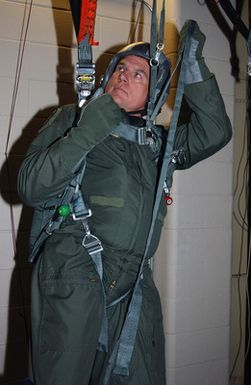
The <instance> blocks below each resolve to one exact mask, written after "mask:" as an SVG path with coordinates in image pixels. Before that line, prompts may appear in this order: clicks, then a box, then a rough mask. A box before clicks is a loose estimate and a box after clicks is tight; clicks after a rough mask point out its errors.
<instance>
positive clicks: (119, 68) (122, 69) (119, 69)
mask: <svg viewBox="0 0 251 385" xmlns="http://www.w3.org/2000/svg"><path fill="white" fill-rule="evenodd" d="M124 70H125V67H123V66H117V71H119V72H123V71H124Z"/></svg>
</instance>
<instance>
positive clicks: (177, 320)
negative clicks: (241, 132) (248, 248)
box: [0, 0, 233, 385]
mask: <svg viewBox="0 0 251 385" xmlns="http://www.w3.org/2000/svg"><path fill="white" fill-rule="evenodd" d="M26 3H28V2H26V1H25V0H16V1H15V0H0V15H1V16H0V18H1V23H0V50H1V61H0V89H1V92H0V125H1V130H0V136H1V140H0V162H1V170H0V181H1V195H0V212H1V217H0V245H1V249H0V250H1V252H0V253H1V258H0V290H1V295H0V384H1V385H7V384H8V385H16V384H18V383H19V380H20V379H21V378H23V377H24V376H25V375H26V373H27V372H26V368H27V338H26V328H27V324H26V320H27V319H28V317H27V313H28V311H29V282H30V273H31V268H30V266H29V265H28V264H27V262H26V256H27V251H28V246H27V245H28V230H29V227H30V221H31V210H29V209H28V208H27V207H23V206H22V204H21V202H20V200H19V198H18V196H17V193H16V187H15V186H16V176H17V170H18V167H19V164H20V162H21V160H22V158H23V154H24V153H25V151H26V150H27V147H28V145H29V143H30V142H31V140H32V138H34V136H35V134H36V132H37V129H38V128H39V127H40V126H41V124H42V122H43V121H44V120H45V119H46V118H47V117H48V115H49V114H50V112H51V111H52V110H53V109H54V108H55V106H57V105H59V104H63V103H71V102H75V100H76V98H75V91H74V86H73V78H74V63H75V61H76V40H75V33H74V31H73V27H72V21H71V14H70V7H69V1H66V0H65V1H59V0H43V1H42V0H40V1H39V0H35V1H33V7H32V11H31V14H30V21H29V28H28V31H27V40H26V44H25V48H24V52H23V58H22V67H21V72H20V80H19V84H18V90H17V95H16V101H15V109H14V113H13V119H11V118H10V112H11V104H12V100H13V87H14V84H15V71H16V64H17V59H18V52H19V45H20V36H21V31H22V25H24V27H25V25H26V23H27V20H28V16H29V4H26ZM98 3H99V5H98V12H97V20H96V34H95V40H97V41H99V42H100V45H99V46H98V47H95V48H94V57H95V59H96V60H97V72H98V76H99V75H100V74H101V73H102V72H103V71H104V66H105V64H106V63H107V62H108V60H109V59H110V57H111V54H112V53H113V52H114V51H115V49H116V47H118V46H121V45H124V44H125V43H126V42H127V41H128V35H129V32H132V31H133V28H132V24H131V19H132V18H134V19H136V18H137V13H138V8H139V4H138V3H137V2H136V7H133V1H129V0H116V1H115V0H99V2H98ZM166 8H167V16H168V27H169V28H168V31H169V34H168V36H167V37H166V39H167V41H168V51H169V53H170V59H171V60H172V61H173V62H175V58H176V46H177V44H176V43H177V30H179V29H180V27H181V25H182V24H183V22H184V20H185V19H186V18H194V19H196V20H198V22H199V23H200V26H201V28H202V29H203V30H204V32H205V33H206V34H207V36H208V39H207V42H206V45H205V56H206V58H207V61H208V64H209V65H210V67H211V69H212V71H213V72H215V73H216V75H217V77H218V80H219V84H220V88H221V90H222V93H223V95H224V98H225V101H226V106H227V109H228V112H229V115H230V117H231V118H232V111H233V108H232V107H233V105H232V104H233V87H232V84H233V82H232V79H231V77H230V76H229V72H230V69H229V65H228V57H229V50H228V43H227V42H226V40H225V38H224V37H223V35H222V33H221V32H220V30H219V29H218V28H217V27H216V26H215V23H214V21H213V19H212V17H211V16H210V13H209V11H208V10H207V7H206V6H200V5H199V4H198V3H197V1H194V0H186V1H185V0H183V1H182V0H179V1H178V0H176V1H174V0H172V1H171V0H168V1H167V4H166ZM141 21H144V26H143V25H142V24H141V23H140V25H139V28H138V29H137V30H136V33H135V35H136V39H137V40H141V39H148V36H149V29H150V28H149V11H148V10H146V11H145V13H144V20H142V19H141ZM174 42H175V44H174ZM21 43H23V37H22V41H21ZM174 83H175V82H174ZM172 93H173V90H172ZM165 114H167V115H165ZM169 114H170V108H169V109H167V110H165V111H164V112H163V117H162V119H164V120H165V119H166V116H169ZM8 138H9V139H8ZM231 169H232V148H231V144H230V145H229V146H228V147H227V148H225V149H224V150H222V151H221V152H220V153H218V154H217V155H215V156H214V157H213V158H210V159H209V160H207V161H205V162H203V164H201V165H197V166H195V167H194V168H193V169H191V170H189V171H187V172H180V173H179V175H177V176H175V184H174V190H173V192H174V198H175V200H174V204H173V206H172V207H171V209H170V212H169V219H168V221H167V222H166V224H165V228H164V232H163V235H162V243H161V245H160V248H159V252H158V255H157V261H156V266H155V275H156V281H157V284H158V285H159V287H160V292H161V296H162V303H163V310H164V314H165V323H166V324H165V331H166V342H167V367H168V371H167V381H168V385H185V384H186V385H190V384H191V385H226V384H227V371H228V332H229V315H228V310H229V293H230V287H229V286H230V281H229V274H230V262H229V261H230V254H231V205H232V198H231V194H232V190H231Z"/></svg>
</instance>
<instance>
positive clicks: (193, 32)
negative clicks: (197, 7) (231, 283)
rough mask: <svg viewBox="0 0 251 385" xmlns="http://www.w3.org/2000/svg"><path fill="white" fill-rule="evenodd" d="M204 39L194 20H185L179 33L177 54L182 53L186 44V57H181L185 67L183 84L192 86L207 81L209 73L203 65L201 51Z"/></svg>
mask: <svg viewBox="0 0 251 385" xmlns="http://www.w3.org/2000/svg"><path fill="white" fill-rule="evenodd" d="M205 40H206V37H205V35H204V34H203V33H202V32H201V30H200V28H199V26H198V24H197V23H196V21H194V20H187V21H186V22H185V24H184V26H183V27H182V29H181V32H180V43H179V54H181V53H182V51H183V49H184V48H185V44H187V49H186V52H187V55H184V56H183V60H184V64H185V67H186V72H185V83H186V84H192V83H197V82H201V81H203V80H207V79H209V78H210V77H211V73H210V71H209V69H208V67H207V66H206V64H205V61H204V58H203V56H202V50H203V46H204V43H205Z"/></svg>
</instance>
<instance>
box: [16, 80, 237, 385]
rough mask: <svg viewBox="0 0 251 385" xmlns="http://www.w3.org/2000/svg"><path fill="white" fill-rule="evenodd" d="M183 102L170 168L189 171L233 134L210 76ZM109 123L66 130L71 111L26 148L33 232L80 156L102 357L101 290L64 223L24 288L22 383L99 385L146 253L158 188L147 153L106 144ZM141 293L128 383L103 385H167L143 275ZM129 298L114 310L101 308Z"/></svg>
mask: <svg viewBox="0 0 251 385" xmlns="http://www.w3.org/2000/svg"><path fill="white" fill-rule="evenodd" d="M184 95H185V99H186V101H187V103H188V106H189V107H190V109H191V116H190V121H189V122H188V123H186V124H181V125H180V126H179V127H178V128H177V133H176V137H175V143H174V148H175V149H179V148H183V151H184V154H185V160H184V163H183V164H182V165H179V166H178V168H188V167H191V166H192V165H193V164H195V163H197V162H199V161H201V160H203V159H205V158H207V157H209V156H211V155H212V154H214V153H215V152H216V151H218V150H219V149H221V148H222V147H223V146H224V145H225V144H226V143H227V142H228V141H229V140H230V138H231V125H230V122H229V119H228V117H227V115H226V112H225V107H224V104H223V101H222V98H221V95H220V92H219V89H218V86H217V83H216V81H215V78H214V76H212V77H211V78H210V79H208V80H206V81H204V82H200V83H196V84H192V85H187V86H186V87H185V94H184ZM109 103H110V101H109V100H108V101H107V108H109V106H110V104H109ZM91 108H92V107H91ZM104 108H106V107H104ZM114 115H116V119H113V115H112V113H111V126H110V128H109V129H108V128H107V127H106V128H104V127H103V125H102V121H99V119H101V118H100V117H102V111H99V112H98V113H97V111H95V110H93V121H90V119H89V122H88V124H84V125H83V126H81V127H74V128H71V127H72V125H73V121H74V117H75V111H74V108H73V107H72V106H65V107H63V108H60V109H59V110H58V111H57V112H56V113H55V114H54V115H53V116H52V118H51V119H50V120H49V121H48V123H47V124H46V125H45V127H44V128H43V130H42V131H41V132H40V134H39V135H38V137H37V138H36V139H35V140H34V142H33V143H32V145H31V147H30V149H29V151H28V153H27V155H26V158H25V160H24V162H23V164H22V166H21V169H20V172H19V181H18V189H19V194H20V196H21V197H22V199H23V200H24V202H25V203H27V204H28V205H30V206H33V207H35V209H36V215H37V218H38V222H36V223H35V224H34V225H36V226H38V225H39V218H40V221H41V216H42V215H43V207H44V204H45V203H46V202H48V201H50V200H51V199H53V198H54V197H55V196H57V195H58V194H60V193H62V191H63V190H64V188H65V187H66V185H67V184H68V183H69V182H70V181H71V180H72V178H73V176H74V172H75V171H76V169H77V166H78V165H79V163H80V161H81V159H82V158H83V156H86V161H87V166H86V171H85V174H84V179H83V183H82V191H83V195H84V197H85V200H86V202H87V203H88V205H89V207H90V208H91V210H92V216H91V217H90V220H89V225H90V228H91V230H92V233H93V234H95V235H96V236H97V237H98V238H99V239H100V240H101V241H102V245H103V248H104V251H103V252H102V258H103V271H104V275H103V285H104V288H105V292H106V301H107V305H108V308H107V317H108V332H109V352H108V353H104V352H100V351H97V349H96V348H97V344H98V338H99V332H100V327H101V321H102V309H103V304H102V303H103V297H102V286H101V282H100V278H99V276H98V274H97V272H96V270H95V267H94V264H93V261H92V259H91V257H90V256H89V254H88V253H87V251H86V250H85V249H84V247H83V246H82V245H81V243H82V240H83V236H84V231H83V227H82V225H81V223H79V222H77V221H73V219H72V218H71V217H68V218H67V219H66V220H65V221H64V222H63V224H62V225H61V227H60V228H59V229H58V230H56V231H55V232H54V233H53V234H52V235H51V236H50V237H49V238H48V239H47V241H46V242H45V245H44V247H43V249H42V252H41V255H40V257H39V258H38V260H37V261H36V263H35V266H34V271H33V280H32V304H31V321H32V338H31V342H32V343H31V346H32V349H31V357H32V365H31V373H30V376H31V379H32V380H33V381H34V383H35V384H36V385H102V378H103V376H104V373H105V369H106V366H107V362H108V359H109V353H110V352H111V350H112V347H113V345H114V343H115V341H116V339H117V338H118V336H119V333H120V330H121V327H122V325H123V321H124V318H125V314H126V310H127V307H128V302H129V300H130V290H131V289H132V287H133V284H134V282H135V279H136V277H137V271H138V268H139V265H140V261H141V258H142V255H143V253H144V249H145V243H146V239H147V235H148V231H149V227H150V224H151V214H152V208H153V204H154V194H155V189H156V183H157V167H156V159H155V154H154V153H153V152H152V150H151V149H150V147H149V146H146V145H139V144H137V143H135V142H130V141H128V140H126V139H124V138H122V137H116V136H114V135H111V134H112V130H113V129H114V127H115V126H116V125H117V124H118V120H119V119H120V118H121V117H120V116H119V114H118V112H117V111H114ZM84 117H85V114H84V115H83V120H84ZM97 121H98V124H97ZM66 132H67V134H65V133H66ZM165 214H166V207H165V202H164V198H163V201H162V204H161V208H160V211H159V215H158V218H157V222H156V225H155V229H154V236H153V240H152V244H151V246H150V250H149V253H148V257H149V258H150V257H152V256H153V255H154V252H155V250H156V248H157V246H158V242H159V237H160V231H161V227H162V224H163V219H164V216H165ZM142 287H143V304H142V308H141V313H140V321H139V326H138V330H137V336H136V342H135V346H134V350H133V356H132V361H131V364H130V375H129V377H126V376H118V375H112V376H111V377H110V380H109V382H108V384H109V385H112V384H113V385H122V384H127V385H141V384H144V385H165V355H164V333H163V326H162V313H161V306H160V300H159V295H158V292H157V290H156V288H155V285H154V283H153V281H152V277H151V273H150V271H149V268H148V267H147V266H146V268H145V271H144V278H143V281H142ZM128 291H129V294H128V295H127V296H125V298H124V299H123V300H122V301H120V302H119V303H117V304H116V305H114V306H111V307H109V304H110V303H111V302H112V301H114V300H116V298H118V297H120V296H121V295H123V294H125V293H127V292H128Z"/></svg>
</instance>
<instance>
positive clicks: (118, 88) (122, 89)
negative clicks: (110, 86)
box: [114, 87, 128, 96]
mask: <svg viewBox="0 0 251 385" xmlns="http://www.w3.org/2000/svg"><path fill="white" fill-rule="evenodd" d="M114 91H121V92H123V93H124V94H125V95H126V96H128V92H127V91H126V90H125V89H124V88H122V87H114Z"/></svg>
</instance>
